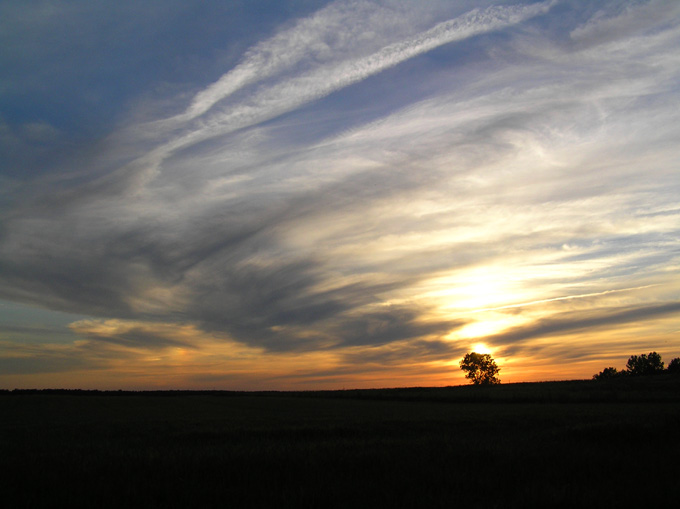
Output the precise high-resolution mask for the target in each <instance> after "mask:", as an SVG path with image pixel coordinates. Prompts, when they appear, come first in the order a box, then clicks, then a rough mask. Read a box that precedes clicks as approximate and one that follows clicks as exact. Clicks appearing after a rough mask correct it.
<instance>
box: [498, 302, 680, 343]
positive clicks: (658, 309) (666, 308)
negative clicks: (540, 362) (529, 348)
mask: <svg viewBox="0 0 680 509" xmlns="http://www.w3.org/2000/svg"><path fill="white" fill-rule="evenodd" d="M678 310H680V302H669V303H663V304H654V305H647V306H628V307H623V308H618V309H597V310H595V311H591V312H586V311H584V310H581V311H579V312H578V313H568V314H564V315H559V314H558V315H556V316H553V317H551V318H547V319H541V320H537V321H536V322H535V323H533V324H531V325H530V326H526V327H518V328H516V329H510V330H508V331H506V332H503V333H502V334H497V335H493V336H487V338H486V340H487V341H490V342H492V343H493V344H515V343H518V342H522V341H527V340H530V339H535V338H547V337H551V336H556V335H561V334H565V333H574V332H585V331H591V332H592V331H595V330H597V329H598V328H602V327H612V326H620V325H623V324H628V323H631V322H644V321H646V320H654V319H656V318H658V317H663V316H667V315H671V314H674V313H676V312H677V311H678Z"/></svg>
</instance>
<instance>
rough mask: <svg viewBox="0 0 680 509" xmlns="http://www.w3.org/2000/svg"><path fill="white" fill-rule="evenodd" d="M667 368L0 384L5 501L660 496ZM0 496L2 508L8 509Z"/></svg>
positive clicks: (451, 501)
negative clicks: (236, 381) (482, 375)
mask: <svg viewBox="0 0 680 509" xmlns="http://www.w3.org/2000/svg"><path fill="white" fill-rule="evenodd" d="M678 430H680V377H669V376H659V377H652V378H648V379H622V380H612V381H611V383H609V382H603V383H596V382H590V381H582V382H553V383H545V384H511V385H501V386H497V387H488V388H479V387H450V388H414V389H392V390H388V389H381V390H367V391H363V390H362V391H333V392H305V393H283V392H282V393H277V392H271V393H230V392H205V393H185V392H175V393H172V392H170V393H154V392H150V393H144V392H142V393H97V392H92V393H88V392H73V391H68V392H59V391H54V392H46V391H36V392H18V391H15V392H4V393H0V453H1V455H0V458H1V459H0V464H1V465H2V472H1V474H2V477H1V479H2V481H1V486H2V500H3V502H4V503H5V504H4V506H5V507H47V506H55V505H57V501H60V502H61V503H60V504H59V505H62V504H64V505H66V506H69V507H114V506H115V507H125V506H142V505H143V506H146V507H210V506H220V507H351V506H352V505H354V504H356V505H358V504H361V505H362V506H364V505H366V504H372V505H375V506H380V507H444V506H446V507H451V506H455V505H464V506H467V505H470V504H474V505H475V506H481V507H525V506H528V505H536V504H539V505H542V506H550V507H591V506H593V507H594V506H599V507H615V506H616V507H632V506H644V507H651V506H654V505H657V504H665V505H667V506H673V503H674V502H675V500H676V493H677V480H678V474H679V473H680V467H678V461H677V458H678V457H680V434H679V433H678ZM8 504H9V505H8Z"/></svg>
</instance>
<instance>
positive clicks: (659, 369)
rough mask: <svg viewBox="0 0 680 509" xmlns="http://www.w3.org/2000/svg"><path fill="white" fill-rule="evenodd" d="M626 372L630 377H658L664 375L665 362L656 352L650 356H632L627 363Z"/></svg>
mask: <svg viewBox="0 0 680 509" xmlns="http://www.w3.org/2000/svg"><path fill="white" fill-rule="evenodd" d="M626 370H627V371H628V373H629V374H630V375H633V376H642V375H656V374H658V373H663V362H662V361H661V356H660V355H659V354H658V353H656V352H650V353H649V355H645V354H644V353H643V354H642V355H631V357H630V358H629V359H628V362H627V363H626Z"/></svg>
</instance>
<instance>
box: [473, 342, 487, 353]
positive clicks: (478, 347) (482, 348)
mask: <svg viewBox="0 0 680 509" xmlns="http://www.w3.org/2000/svg"><path fill="white" fill-rule="evenodd" d="M472 351H473V352H477V353H489V354H490V353H491V348H489V347H488V346H486V345H485V344H484V343H475V344H474V345H472Z"/></svg>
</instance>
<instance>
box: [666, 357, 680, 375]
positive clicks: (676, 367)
mask: <svg viewBox="0 0 680 509" xmlns="http://www.w3.org/2000/svg"><path fill="white" fill-rule="evenodd" d="M667 371H668V372H669V373H672V374H674V375H679V374H680V357H676V358H675V359H671V362H669V363H668V368H667Z"/></svg>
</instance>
